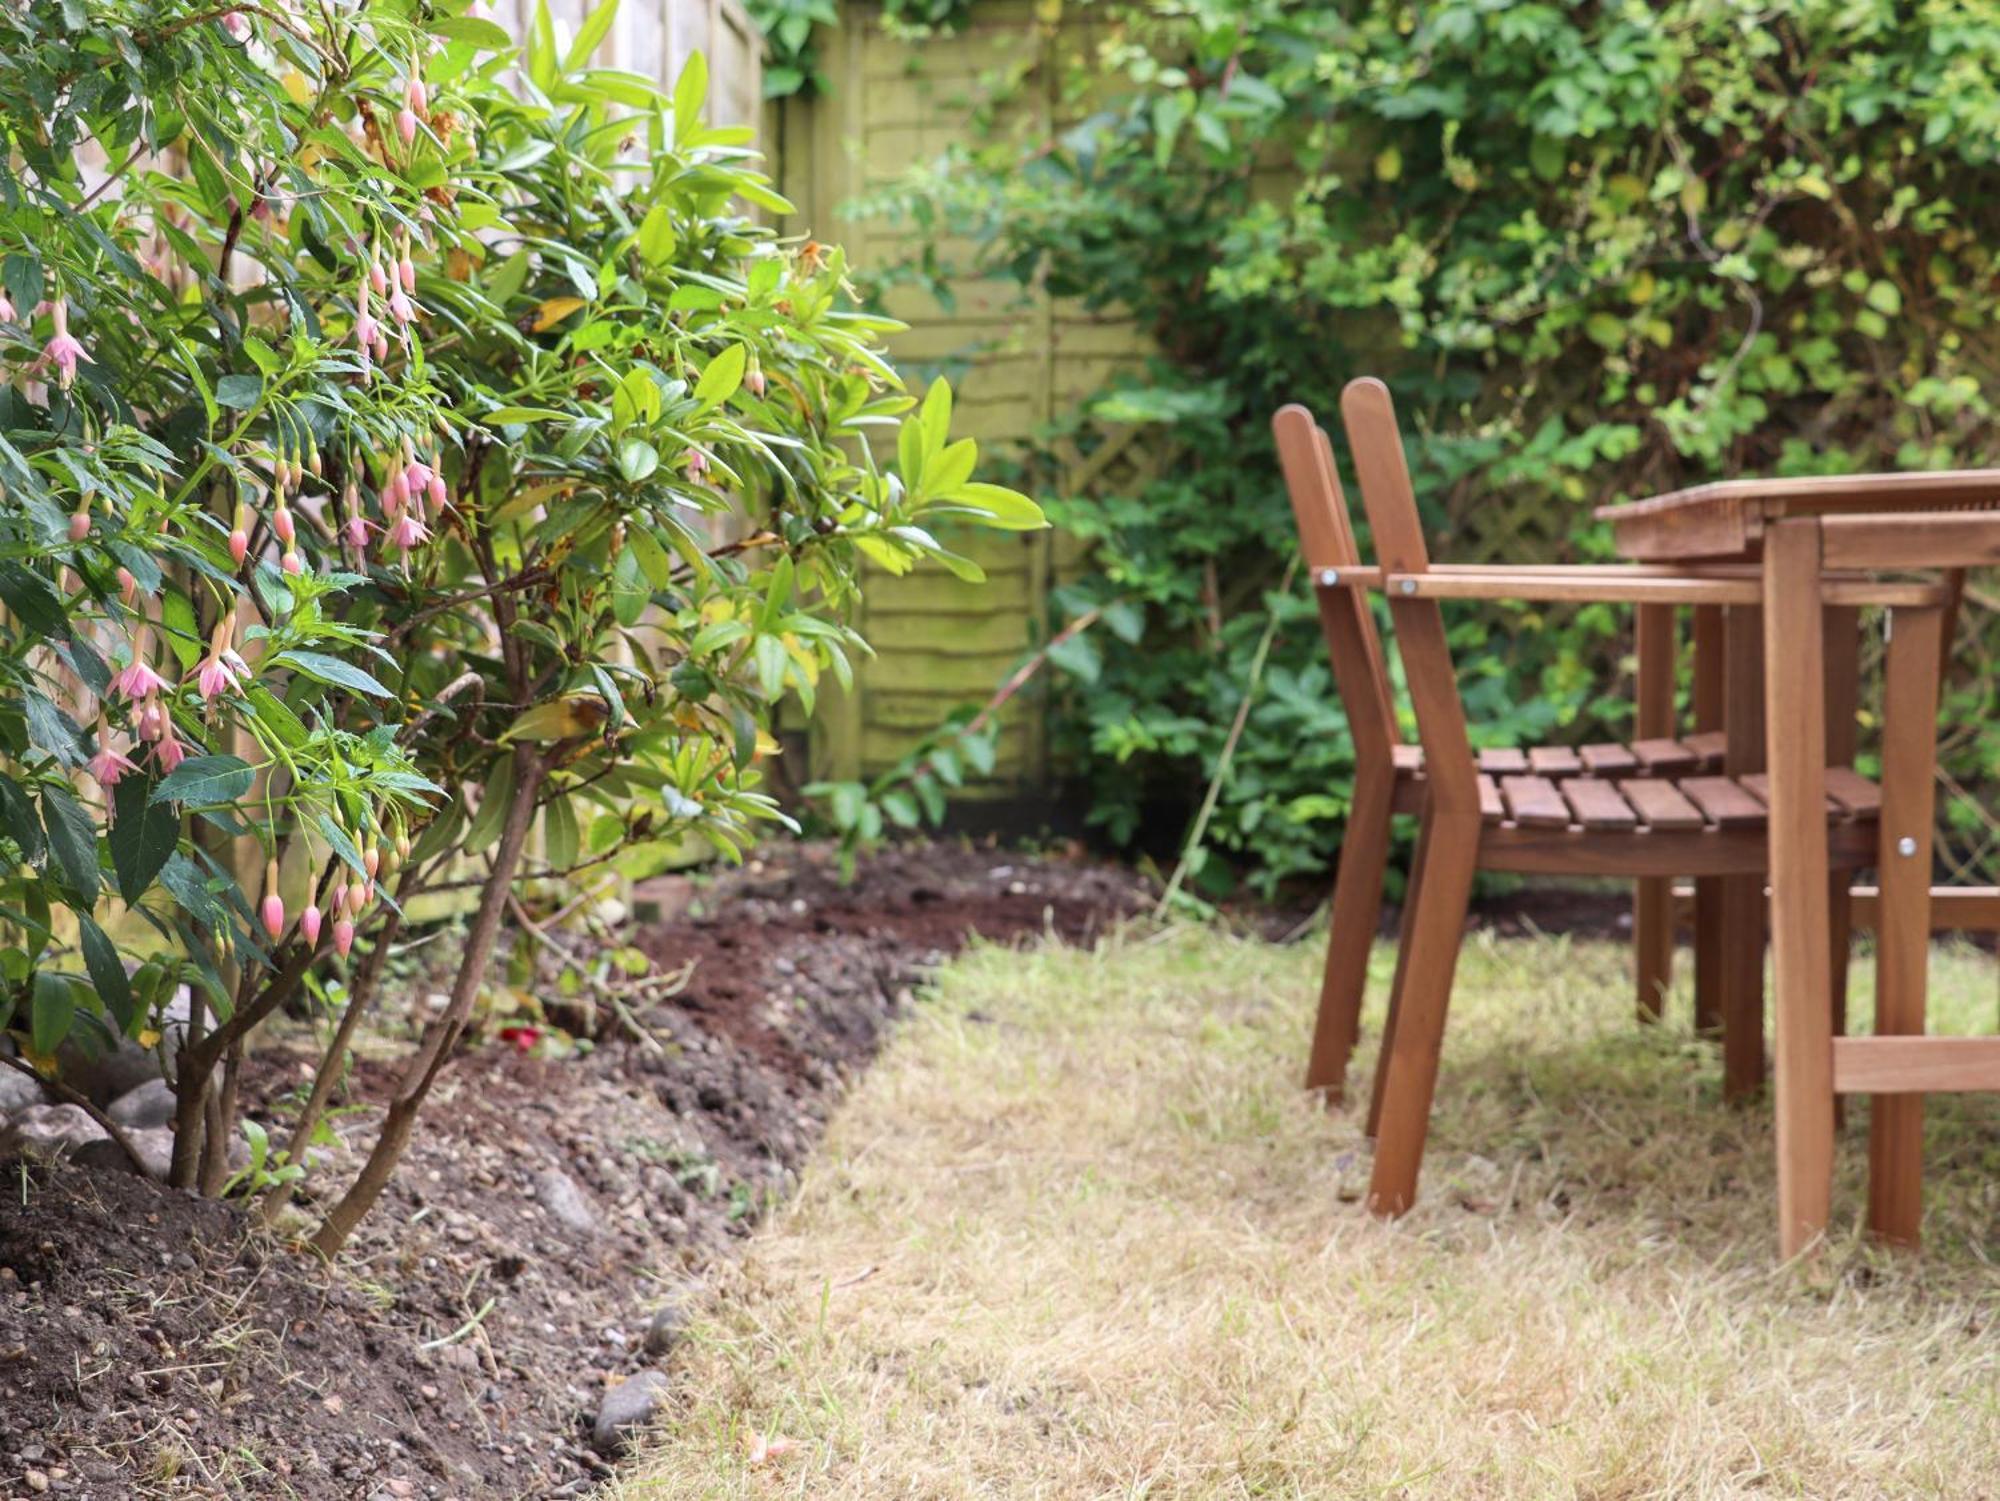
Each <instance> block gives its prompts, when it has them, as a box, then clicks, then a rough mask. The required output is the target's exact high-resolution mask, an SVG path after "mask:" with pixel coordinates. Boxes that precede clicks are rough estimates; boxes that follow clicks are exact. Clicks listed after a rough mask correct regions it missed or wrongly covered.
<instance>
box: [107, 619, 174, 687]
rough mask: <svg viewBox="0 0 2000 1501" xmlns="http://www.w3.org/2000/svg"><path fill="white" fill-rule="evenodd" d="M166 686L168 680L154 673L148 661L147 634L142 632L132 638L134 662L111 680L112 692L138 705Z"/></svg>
mask: <svg viewBox="0 0 2000 1501" xmlns="http://www.w3.org/2000/svg"><path fill="white" fill-rule="evenodd" d="M166 686H167V680H166V679H165V678H163V677H161V676H160V675H159V674H158V673H157V672H155V671H153V667H152V664H151V663H150V662H148V661H147V660H146V634H145V632H144V631H143V630H142V631H141V632H140V633H139V634H138V635H137V636H135V637H133V638H132V661H131V663H130V665H128V666H127V667H125V668H124V670H123V671H121V672H120V673H119V674H118V676H117V677H115V678H113V679H112V680H111V691H112V692H113V693H116V694H118V695H119V696H120V697H122V698H125V699H128V700H130V701H131V702H132V703H135V704H136V703H139V702H140V701H142V700H144V699H149V698H151V697H152V696H153V695H154V694H156V693H158V692H160V690H162V689H163V688H165V687H166Z"/></svg>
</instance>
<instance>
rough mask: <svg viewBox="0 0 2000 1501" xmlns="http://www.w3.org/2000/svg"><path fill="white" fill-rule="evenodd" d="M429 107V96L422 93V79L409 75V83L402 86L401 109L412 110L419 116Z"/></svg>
mask: <svg viewBox="0 0 2000 1501" xmlns="http://www.w3.org/2000/svg"><path fill="white" fill-rule="evenodd" d="M430 107H431V104H430V95H429V94H427V93H426V92H425V91H424V80H423V77H422V76H421V75H420V74H417V73H411V74H410V81H409V82H408V83H406V84H404V85H403V108H405V109H409V110H414V111H416V112H417V113H418V114H420V115H421V114H423V113H424V111H426V110H428V109H429V108H430Z"/></svg>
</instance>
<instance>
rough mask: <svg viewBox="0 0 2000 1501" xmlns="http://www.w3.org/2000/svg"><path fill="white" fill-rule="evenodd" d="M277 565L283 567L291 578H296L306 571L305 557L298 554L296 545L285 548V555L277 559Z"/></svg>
mask: <svg viewBox="0 0 2000 1501" xmlns="http://www.w3.org/2000/svg"><path fill="white" fill-rule="evenodd" d="M278 566H279V567H280V568H282V569H284V570H285V572H286V574H287V575H289V576H290V577H292V578H297V577H298V576H299V575H300V574H302V573H304V572H305V571H306V565H305V559H303V558H301V557H300V556H299V550H298V549H297V548H296V547H288V548H286V549H285V555H284V556H283V557H281V558H279V559H278Z"/></svg>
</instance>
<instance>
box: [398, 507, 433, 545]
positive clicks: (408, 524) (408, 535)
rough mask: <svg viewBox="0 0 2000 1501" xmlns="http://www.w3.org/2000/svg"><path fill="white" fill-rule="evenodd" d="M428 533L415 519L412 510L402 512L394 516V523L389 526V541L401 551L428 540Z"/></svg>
mask: <svg viewBox="0 0 2000 1501" xmlns="http://www.w3.org/2000/svg"><path fill="white" fill-rule="evenodd" d="M430 535H431V534H430V532H429V531H428V530H426V529H425V527H424V524H423V523H422V522H421V521H419V520H417V517H416V513H415V512H414V511H405V512H403V514H402V515H400V516H398V517H397V518H396V522H395V525H393V526H391V527H390V528H389V541H390V543H391V544H392V545H393V546H395V547H396V548H398V549H400V550H401V551H403V552H408V551H409V550H410V549H411V548H413V547H419V546H421V545H422V544H423V543H425V542H427V541H429V540H430Z"/></svg>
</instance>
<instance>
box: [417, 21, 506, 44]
mask: <svg viewBox="0 0 2000 1501" xmlns="http://www.w3.org/2000/svg"><path fill="white" fill-rule="evenodd" d="M424 26H425V30H427V31H429V32H430V33H431V34H432V35H434V36H441V37H444V38H446V39H447V40H449V41H454V42H470V43H472V45H473V46H475V47H478V48H481V49H482V50H484V51H487V52H505V51H507V50H508V49H509V48H511V47H512V46H513V45H514V39H513V38H512V37H511V36H509V35H507V32H506V30H505V28H503V27H501V26H499V25H498V24H496V23H495V22H492V21H482V20H480V19H479V18H478V17H477V16H440V17H438V18H437V19H435V20H432V21H427V22H425V23H424Z"/></svg>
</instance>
